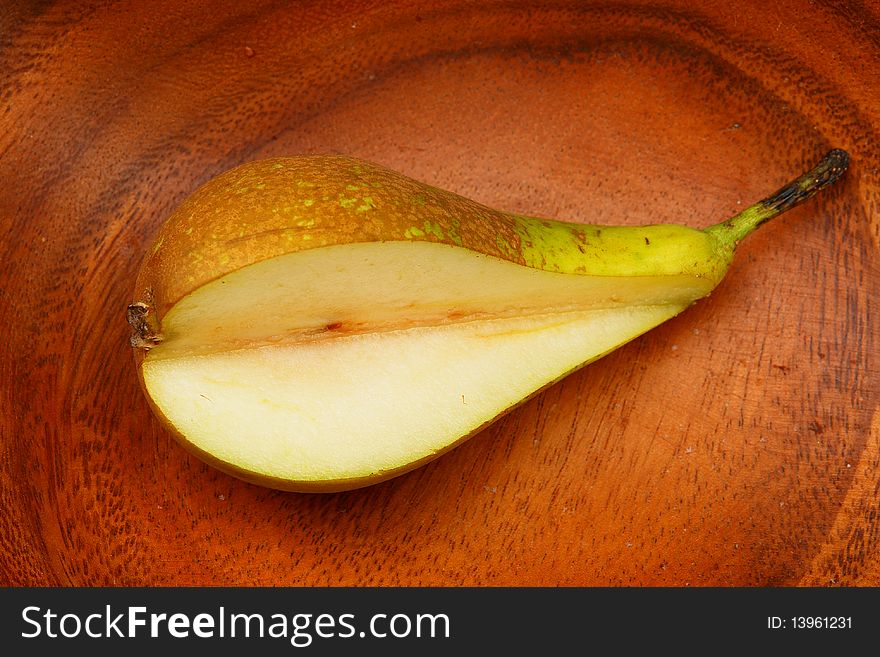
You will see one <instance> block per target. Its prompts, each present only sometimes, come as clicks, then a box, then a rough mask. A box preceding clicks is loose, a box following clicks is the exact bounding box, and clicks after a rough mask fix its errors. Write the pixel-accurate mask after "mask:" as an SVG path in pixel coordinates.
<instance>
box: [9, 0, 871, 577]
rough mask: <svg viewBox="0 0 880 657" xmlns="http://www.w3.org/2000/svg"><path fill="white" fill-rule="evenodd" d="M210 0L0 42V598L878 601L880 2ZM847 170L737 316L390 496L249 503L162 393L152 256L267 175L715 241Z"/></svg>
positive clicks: (565, 386) (59, 12) (759, 255)
mask: <svg viewBox="0 0 880 657" xmlns="http://www.w3.org/2000/svg"><path fill="white" fill-rule="evenodd" d="M7 4H8V3H7ZM217 4H218V3H212V4H211V7H210V9H206V8H200V7H197V6H195V5H193V4H192V3H179V2H174V1H173V0H167V1H165V2H156V3H135V2H121V3H119V2H116V3H109V2H103V3H101V2H99V3H89V5H88V6H86V5H78V4H76V3H72V2H70V3H65V2H59V3H55V4H47V5H44V4H43V3H38V4H36V5H34V6H31V5H30V4H29V3H21V4H20V5H17V6H16V4H15V3H13V6H12V7H11V8H8V7H7V8H4V10H3V12H2V13H0V181H2V186H0V230H2V234H0V254H2V255H0V273H2V279H0V280H2V284H0V300H2V303H0V326H2V327H3V329H4V330H3V337H4V340H3V347H2V350H0V408H2V416H0V584H12V585H21V584H53V585H54V584H60V585H69V584H121V585H133V584H145V585H166V584H301V585H312V584H364V585H372V584H380V585H386V584H408V585H421V584H445V585H458V584H476V585H500V584H514V585H532V584H549V585H556V584H561V585H573V584H578V585H580V584H611V585H618V584H640V585H659V584H668V585H681V586H684V585H692V586H693V585H708V584H720V585H735V584H745V585H783V584H786V585H788V584H819V585H830V584H875V585H876V584H878V583H880V552H878V540H880V538H878V537H880V533H878V517H880V514H878V500H880V496H878V494H877V490H878V487H880V415H878V410H877V409H878V403H880V388H878V383H877V381H878V374H880V372H878V357H880V333H878V329H877V322H876V317H877V307H876V303H877V299H878V292H880V275H878V268H877V259H876V256H877V248H878V237H880V230H878V228H880V218H878V217H880V164H878V162H880V157H878V156H880V153H878V148H880V147H878V144H880V139H878V137H880V102H878V92H877V90H878V89H880V15H878V12H877V10H876V7H873V6H872V5H870V4H869V3H858V2H849V3H824V4H815V3H812V4H810V3H802V2H797V1H795V0H786V1H784V2H773V3H770V2H759V1H757V0H750V1H744V2H736V3H714V2H708V1H705V2H685V1H684V0H681V1H677V0H652V1H649V2H647V3H645V2H639V3H629V2H624V3H613V4H606V3H592V2H555V3H541V4H540V5H534V6H533V5H530V4H529V3H525V2H505V3H497V4H486V3H463V2H455V1H451V0H449V1H442V2H434V3H422V2H414V1H413V2H410V1H406V2H387V1H382V2H378V1H376V2H357V3H348V4H335V5H333V4H330V3H326V2H305V3H271V2H261V1H260V0H254V1H253V2H246V3H241V2H225V3H222V5H221V6H219V7H218V6H217ZM223 5H225V6H223ZM832 146H837V147H842V148H845V149H847V150H849V151H850V153H851V154H852V160H853V164H852V168H851V170H850V172H849V174H848V175H847V177H846V179H845V180H844V181H843V183H841V184H840V185H839V186H838V187H837V188H835V189H834V190H832V191H831V192H829V193H826V194H823V195H822V196H821V197H817V198H816V199H814V201H812V202H811V203H810V204H808V205H806V206H804V207H801V208H798V209H797V210H794V211H792V212H791V213H790V214H787V215H785V217H782V218H780V219H778V220H776V221H775V222H774V223H772V224H770V225H768V226H766V227H765V228H762V230H761V231H760V232H759V233H758V234H756V235H754V236H752V237H750V238H749V239H748V241H747V242H746V243H744V244H743V246H742V248H741V250H740V253H739V254H738V257H737V260H736V263H735V265H734V266H733V268H732V271H731V273H730V276H729V278H728V279H727V280H726V281H725V282H724V283H723V284H722V286H721V287H720V288H719V289H718V290H717V291H716V292H715V293H714V294H713V295H712V296H711V297H710V298H709V299H707V300H705V301H702V302H700V303H699V304H698V305H697V306H695V307H694V308H692V309H690V310H689V311H688V312H686V313H684V314H683V315H681V316H679V317H678V318H676V319H675V320H673V321H671V322H669V323H668V324H666V325H664V326H662V327H660V328H658V329H657V330H655V331H653V332H651V333H650V334H648V335H646V336H644V337H643V338H642V339H640V340H638V341H636V342H634V343H632V344H630V345H628V346H627V347H625V348H623V349H621V350H619V351H617V352H615V353H614V354H612V355H611V356H609V357H607V358H605V359H604V360H602V361H600V362H598V363H596V364H594V365H592V366H590V367H588V368H586V369H584V370H582V371H581V372H579V373H577V374H575V375H572V376H570V377H569V378H567V379H566V380H565V381H563V382H562V383H560V384H558V385H556V386H554V387H553V388H551V389H550V390H548V391H547V392H545V393H544V394H542V395H541V396H539V397H538V398H536V399H534V400H533V401H531V402H530V403H528V404H526V405H525V406H524V407H522V408H520V409H519V410H517V411H515V412H514V413H512V414H510V415H509V416H507V417H505V418H504V419H503V420H501V421H500V422H498V423H497V424H496V425H494V426H493V427H491V428H490V429H488V430H486V431H484V432H483V433H481V434H480V435H479V436H477V437H476V438H474V439H472V440H471V441H470V442H468V443H467V444H465V445H464V446H462V447H460V448H459V449H457V450H455V451H454V452H453V453H451V454H449V455H447V456H445V457H443V458H441V459H440V460H438V461H436V462H434V463H433V464H431V465H429V466H427V467H425V468H422V469H420V470H418V471H416V472H413V473H411V474H409V475H406V476H403V477H401V478H399V479H396V480H394V481H391V482H388V483H385V484H381V485H378V486H374V487H372V488H368V489H364V490H359V491H354V492H349V493H341V494H333V495H321V496H315V495H297V494H289V493H279V492H275V491H270V490H267V489H262V488H258V487H255V486H251V485H248V484H244V483H242V482H240V481H238V480H235V479H232V478H230V477H228V476H225V475H222V474H220V473H218V472H216V471H214V470H212V469H211V468H209V467H207V466H205V465H203V464H202V463H201V462H199V461H197V460H195V459H194V458H192V457H190V456H188V455H187V454H186V453H185V452H184V451H183V450H182V449H181V448H179V447H178V446H177V445H176V443H174V442H173V441H172V440H171V439H170V438H169V436H168V434H166V433H165V432H164V431H163V430H162V429H161V428H160V427H159V425H158V424H157V422H156V421H155V420H154V419H153V417H152V416H151V414H150V412H149V410H148V408H147V404H146V402H145V401H144V399H143V398H142V396H141V393H140V391H139V390H138V388H137V383H136V378H135V372H134V367H133V363H132V357H131V354H130V353H129V349H128V346H127V333H128V331H127V327H126V325H125V321H124V309H125V305H126V303H127V302H128V301H129V300H130V294H131V288H132V285H133V280H134V275H135V272H136V270H137V266H138V263H139V259H140V256H141V254H142V252H143V251H144V249H145V248H146V245H147V243H148V241H149V240H150V238H151V237H152V235H154V233H155V231H156V229H157V227H158V226H159V224H160V223H161V222H162V220H163V219H164V217H166V216H167V215H168V214H169V212H170V211H171V209H172V208H173V207H174V206H175V205H176V204H177V203H178V202H180V201H181V200H182V199H183V198H184V196H186V195H187V194H188V193H189V192H190V191H191V190H193V189H194V188H195V187H196V186H197V185H198V184H199V183H201V182H203V181H204V180H206V179H207V178H209V177H210V176H212V175H214V174H217V173H218V172H220V171H222V170H224V169H227V168H229V167H231V166H233V165H235V164H238V163H240V162H242V161H245V160H248V159H252V158H257V157H262V156H270V155H282V154H293V153H301V152H338V153H348V154H352V155H355V156H359V157H362V158H366V159H371V160H374V161H377V162H380V163H382V164H384V165H387V166H390V167H392V168H395V169H398V170H400V171H402V172H403V173H406V174H408V175H411V176H413V177H416V178H421V179H423V180H425V181H427V182H430V183H433V184H436V185H438V186H441V187H446V188H449V189H453V190H455V191H459V192H461V193H463V194H465V195H467V196H470V197H473V198H476V199H477V200H480V201H483V202H485V203H487V204H490V205H493V206H498V207H502V208H506V209H510V210H516V211H521V212H528V213H532V214H542V215H549V216H555V217H559V218H565V219H572V220H580V221H587V220H590V221H602V222H609V223H628V224H639V223H647V222H658V221H678V222H683V223H688V224H691V225H695V226H704V225H708V224H709V223H712V222H714V221H716V220H720V219H722V218H724V217H725V216H727V215H730V214H732V213H734V212H735V211H736V210H737V209H739V208H741V207H743V204H744V203H748V202H750V201H753V200H756V199H757V198H760V197H761V196H762V195H764V194H765V193H767V192H770V191H772V190H773V189H774V188H775V187H776V186H777V185H778V184H780V183H782V182H784V181H786V180H787V179H788V178H790V177H791V176H792V175H793V174H796V173H799V172H800V171H801V170H802V169H803V168H804V167H805V166H806V165H808V164H811V163H812V162H813V161H814V160H815V159H816V158H817V156H818V155H820V154H821V153H822V152H823V151H824V150H826V149H828V148H829V147H832Z"/></svg>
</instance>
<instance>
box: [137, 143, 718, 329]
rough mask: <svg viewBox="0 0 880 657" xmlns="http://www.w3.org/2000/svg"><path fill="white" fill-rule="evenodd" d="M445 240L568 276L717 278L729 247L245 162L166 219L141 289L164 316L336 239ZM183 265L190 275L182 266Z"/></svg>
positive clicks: (396, 179)
mask: <svg viewBox="0 0 880 657" xmlns="http://www.w3.org/2000/svg"><path fill="white" fill-rule="evenodd" d="M376 241H409V242H419V241H425V242H439V243H443V244H450V245H454V246H457V247H461V248H465V249H470V250H473V251H477V252H479V253H483V254H485V255H489V256H494V257H496V258H500V259H502V260H507V261H510V262H513V263H516V264H519V265H525V266H528V267H534V268H536V269H542V270H546V271H553V272H559V273H564V274H588V275H597V276H647V275H663V274H674V273H679V272H688V271H694V272H698V273H699V274H700V275H705V276H709V277H711V278H713V279H715V278H717V279H718V280H720V277H721V276H722V275H723V273H724V268H725V267H726V264H727V262H728V260H729V258H730V256H731V254H732V252H731V251H730V249H728V248H719V246H720V244H719V242H718V240H716V239H715V238H714V237H713V236H711V235H710V234H707V233H705V232H703V231H699V230H694V229H692V228H687V227H685V226H676V225H666V226H644V227H639V228H631V227H614V226H594V225H581V224H574V223H566V222H561V221H554V220H549V219H537V218H533V217H525V216H521V215H516V214H512V213H509V212H503V211H499V210H493V209H492V208H488V207H486V206H484V205H481V204H479V203H476V202H475V201H471V200H469V199H466V198H464V197H462V196H459V195H458V194H454V193H452V192H447V191H444V190H442V189H438V188H436V187H431V186H429V185H426V184H424V183H421V182H418V181H416V180H412V179H411V178H407V177H406V176H403V175H401V174H399V173H396V172H394V171H390V170H388V169H385V168H383V167H380V166H377V165H375V164H370V163H367V162H363V161H360V160H356V159H353V158H350V157H344V156H334V155H329V156H325V155H307V156H300V157H287V158H276V159H270V160H261V161H257V162H252V163H249V164H245V165H242V166H239V167H237V168H235V169H232V170H230V171H228V172H226V173H224V174H222V175H220V176H218V177H216V178H214V179H213V180H210V181H209V182H207V183H206V184H204V185H203V186H202V187H200V188H199V189H198V190H196V192H195V193H194V194H192V196H190V197H189V198H188V199H186V201H184V202H183V204H182V205H181V206H180V207H179V208H178V209H177V210H176V211H175V212H174V214H172V215H171V217H170V218H169V219H168V220H167V222H166V223H165V224H164V225H163V227H162V229H161V231H160V233H159V235H158V236H157V238H156V240H155V242H154V244H153V246H152V247H151V248H150V250H149V252H148V254H147V257H146V261H145V263H144V265H143V267H142V276H141V277H140V278H139V279H138V281H137V285H136V289H137V291H138V292H137V293H138V298H139V299H141V300H145V299H148V298H149V296H150V294H152V299H153V301H152V304H153V305H154V307H155V309H156V312H157V313H158V315H159V317H161V316H162V315H163V314H164V313H165V311H167V310H168V308H170V307H171V306H173V305H174V304H175V303H177V302H178V301H179V300H180V299H181V298H183V297H184V296H185V295H186V294H188V293H189V292H190V291H192V290H193V289H196V288H198V287H200V286H201V285H204V284H205V283H207V282H209V281H211V280H213V279H215V278H219V277H221V276H223V275H225V274H227V273H229V272H232V271H236V270H237V269H239V268H241V267H243V266H246V265H249V264H252V263H253V262H255V261H257V260H263V259H267V258H272V257H275V256H278V255H282V254H285V253H292V252H295V251H302V250H306V249H316V248H320V247H325V246H331V245H337V244H349V243H359V242H376ZM182 270H184V271H182Z"/></svg>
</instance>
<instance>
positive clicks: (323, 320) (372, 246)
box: [127, 150, 848, 491]
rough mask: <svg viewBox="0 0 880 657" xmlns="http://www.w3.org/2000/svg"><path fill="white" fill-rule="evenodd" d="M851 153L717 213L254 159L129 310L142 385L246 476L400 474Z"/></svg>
mask: <svg viewBox="0 0 880 657" xmlns="http://www.w3.org/2000/svg"><path fill="white" fill-rule="evenodd" d="M847 165H848V156H847V154H846V153H845V152H844V151H841V150H833V151H831V152H829V153H828V154H827V155H826V156H825V157H824V158H823V159H822V160H821V161H820V163H819V164H818V165H817V167H816V168H814V169H813V170H811V171H810V172H808V173H807V174H804V175H803V176H801V177H800V178H798V179H796V180H795V181H793V182H791V183H790V184H788V185H786V186H785V187H783V188H781V189H780V190H779V191H777V192H776V193H775V194H773V195H771V196H769V197H767V198H766V199H764V200H763V201H760V202H759V203H756V204H754V205H752V206H750V207H749V208H747V209H746V210H744V211H743V212H741V213H740V214H738V215H736V216H735V217H733V218H731V219H728V220H727V221H724V222H722V223H719V224H716V225H714V226H712V227H710V228H707V229H705V230H697V229H693V228H688V227H686V226H681V225H650V226H627V227H621V226H611V225H599V224H595V225H594V224H574V223H565V222H560V221H555V220H550V219H541V218H534V217H527V216H522V215H517V214H512V213H509V212H504V211H500V210H494V209H492V208H488V207H486V206H484V205H481V204H479V203H476V202H474V201H471V200H469V199H466V198H463V197H462V196H459V195H457V194H454V193H452V192H448V191H444V190H441V189H437V188H435V187H432V186H429V185H426V184H424V183H421V182H418V181H416V180H412V179H410V178H408V177H406V176H403V175H401V174H399V173H396V172H394V171H390V170H388V169H386V168H383V167H381V166H378V165H375V164H370V163H368V162H363V161H360V160H356V159H353V158H350V157H344V156H323V155H309V156H299V157H288V158H275V159H270V160H262V161H257V162H251V163H248V164H244V165H242V166H239V167H237V168H235V169H232V170H230V171H228V172H226V173H224V174H222V175H220V176H218V177H216V178H214V179H213V180H210V181H209V182H207V183H206V184H204V185H203V186H201V187H200V188H199V189H197V190H196V191H195V192H194V193H193V194H192V195H191V196H190V197H189V198H188V199H186V201H184V202H183V203H182V204H181V205H180V207H179V208H178V209H177V210H176V211H175V212H174V213H173V214H172V215H171V217H170V218H169V219H168V220H167V221H166V223H165V224H164V225H163V226H162V228H161V230H160V232H159V234H158V235H157V237H156V239H155V242H154V243H153V245H152V246H151V247H150V249H149V250H148V252H147V254H146V256H145V259H144V261H143V263H142V266H141V270H140V273H139V275H138V278H137V281H136V283H135V291H134V295H135V300H134V302H133V303H132V304H131V305H130V306H129V307H128V311H127V319H128V322H129V324H130V325H131V326H132V329H133V332H134V333H133V336H132V339H131V343H132V345H133V346H134V347H135V358H136V362H137V365H138V374H139V377H140V380H141V385H142V388H143V389H144V392H145V394H146V396H147V398H148V400H149V401H150V404H151V406H152V407H153V409H154V411H155V412H156V415H157V416H158V417H159V418H160V419H161V420H162V422H163V423H164V424H165V425H166V426H168V428H169V429H170V430H171V431H172V433H173V434H174V435H175V436H176V437H177V438H178V439H179V440H180V442H181V443H182V444H183V445H184V446H186V447H187V448H188V449H190V450H191V451H192V452H194V453H195V454H197V455H198V456H200V457H201V458H203V459H205V460H206V461H209V462H211V463H213V464H214V465H216V466H217V467H219V468H221V469H223V470H225V471H226V472H229V473H231V474H233V475H235V476H238V477H241V478H243V479H246V480H248V481H252V482H257V483H262V484H264V485H267V486H271V487H274V488H281V489H286V490H295V491H333V490H344V489H349V488H355V487H359V486H364V485H367V484H370V483H375V482H378V481H382V480H384V479H387V478H389V477H391V476H396V475H397V474H401V473H403V472H406V471H408V470H411V469H412V468H414V467H417V466H418V465H421V464H423V463H425V462H427V461H429V460H431V459H432V458H435V457H436V456H438V455H439V454H441V453H443V452H445V451H447V450H448V449H450V448H452V447H454V446H455V445H457V444H459V443H460V442H461V441H462V440H464V439H466V438H467V437H468V436H470V435H473V433H475V432H476V431H478V430H479V429H480V428H482V427H484V426H485V425H486V424H488V423H490V422H492V421H494V420H495V419H497V417H499V416H500V415H501V414H503V413H504V412H506V411H508V410H510V408H513V407H514V406H516V405H517V404H519V403H521V402H522V401H524V400H525V399H527V398H528V397H530V396H531V395H533V394H535V393H536V392H538V391H540V390H541V389H543V388H545V387H546V386H547V385H550V384H551V383H552V382H553V381H556V380H558V379H559V378H561V377H562V376H565V375H566V374H567V373H569V372H571V371H573V370H575V369H577V368H578V367H580V366H582V365H584V364H585V363H588V362H591V361H593V360H595V359H596V358H599V357H601V356H602V355H604V354H606V353H608V352H609V351H611V350H613V349H616V348H617V347H619V346H620V345H621V344H623V343H625V342H627V341H628V340H631V339H633V338H634V337H636V336H637V335H639V334H641V333H643V332H644V331H646V330H649V329H650V328H652V327H653V326H656V325H657V324H658V323H661V322H662V321H665V320H666V319H668V318H669V317H672V316H674V315H675V314H677V313H678V312H680V311H681V310H683V309H684V308H686V307H687V306H688V305H690V304H691V303H693V302H695V301H696V300H697V299H699V298H701V297H703V296H705V295H707V294H708V293H709V292H710V291H711V290H712V289H713V288H714V287H715V286H716V285H717V284H718V283H719V282H720V281H721V279H722V278H723V277H724V275H725V273H726V271H727V269H728V266H729V265H730V262H731V260H732V258H733V255H734V251H735V249H736V247H737V245H738V243H739V242H740V241H741V240H742V239H743V238H744V237H745V236H746V235H748V234H749V233H750V232H751V231H753V230H754V229H755V228H757V227H758V226H760V225H761V224H762V223H764V222H765V221H767V220H768V219H770V218H772V217H774V216H776V215H777V214H779V213H781V212H783V211H785V210H787V209H789V208H791V207H793V206H794V205H796V204H798V203H800V202H802V201H804V200H806V199H807V198H809V197H811V196H812V195H813V194H815V193H816V192H817V191H818V190H820V189H822V188H824V187H826V186H828V185H830V184H831V183H833V182H834V181H836V180H837V179H838V178H839V177H840V176H841V175H842V174H843V172H844V171H845V169H846V168H847ZM603 219H604V218H603ZM398 288H399V289H398ZM543 349H546V351H547V358H546V359H543V358H542V354H541V351H542V350H543ZM383 350H386V351H383ZM386 352H387V353H386ZM383 354H384V355H383ZM432 359H433V360H432ZM481 359H482V360H481ZM530 359H531V360H530ZM554 359H555V360H554ZM545 360H546V362H545ZM333 363H335V365H333ZM330 367H336V368H337V369H336V370H334V371H332V372H329V373H328V372H327V371H325V368H330ZM506 367H507V368H509V372H507V374H505V372H506V371H507V370H505V368H506ZM520 375H521V376H522V377H523V381H522V382H520V383H521V385H519V387H517V385H515V384H516V383H517V382H516V381H514V380H512V379H511V377H518V376H520ZM444 377H446V378H445V379H444ZM493 377H494V378H493ZM505 377H506V378H505ZM407 400H409V401H407ZM425 400H427V401H425ZM423 402H425V403H423ZM229 409H232V410H229ZM224 413H226V415H223V414H224ZM349 415H350V417H348V416H349ZM276 416H277V417H276ZM343 416H345V417H343ZM266 418H269V419H266ZM272 418H275V419H272ZM236 423H238V424H236ZM361 434H362V435H361ZM435 434H436V435H435Z"/></svg>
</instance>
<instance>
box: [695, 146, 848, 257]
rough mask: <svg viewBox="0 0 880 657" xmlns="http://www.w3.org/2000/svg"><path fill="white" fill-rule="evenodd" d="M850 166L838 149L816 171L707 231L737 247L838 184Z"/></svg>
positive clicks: (820, 163)
mask: <svg viewBox="0 0 880 657" xmlns="http://www.w3.org/2000/svg"><path fill="white" fill-rule="evenodd" d="M847 166H849V155H848V154H847V152H846V151H843V150H840V149H839V148H836V149H834V150H833V151H829V152H828V153H827V154H826V155H825V157H823V158H822V159H821V160H820V161H819V164H817V165H816V167H815V168H814V169H812V170H811V171H808V172H807V173H805V174H804V175H802V176H801V177H800V178H798V179H797V180H793V181H792V182H790V183H788V184H787V185H786V186H785V187H783V188H782V189H780V190H779V191H777V192H776V193H775V194H772V195H770V196H768V197H767V198H765V199H764V200H763V201H758V202H757V203H755V204H754V205H752V206H749V207H748V208H746V209H745V210H743V211H742V212H740V213H739V214H738V215H736V216H735V217H731V218H730V219H728V220H727V221H722V222H721V223H720V224H715V225H714V226H710V227H709V228H707V229H706V232H707V233H710V234H712V235H714V236H715V237H716V238H717V239H718V240H719V241H721V242H726V243H730V244H733V245H736V244H737V243H738V242H739V241H740V240H741V239H743V238H744V237H745V236H746V235H748V234H749V233H751V232H752V231H753V230H755V229H756V228H757V227H758V226H760V225H761V224H763V223H764V222H765V221H768V220H770V219H772V218H773V217H775V216H776V215H778V214H782V213H783V212H785V211H786V210H790V209H791V208H793V207H794V206H796V205H799V204H800V203H803V202H804V201H806V200H807V199H808V198H810V197H811V196H813V194H815V193H816V192H818V191H819V190H820V189H824V188H825V187H828V186H829V185H831V184H832V183H834V182H836V181H837V180H838V179H839V178H840V177H841V176H842V175H843V172H844V171H846V168H847Z"/></svg>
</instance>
